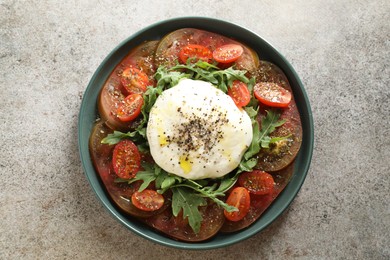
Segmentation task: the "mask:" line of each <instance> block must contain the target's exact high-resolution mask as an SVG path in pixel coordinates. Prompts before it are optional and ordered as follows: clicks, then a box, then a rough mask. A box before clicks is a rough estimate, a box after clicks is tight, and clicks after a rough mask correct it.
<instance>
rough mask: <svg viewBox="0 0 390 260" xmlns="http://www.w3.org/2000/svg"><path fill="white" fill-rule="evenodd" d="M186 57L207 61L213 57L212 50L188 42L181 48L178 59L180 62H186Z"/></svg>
mask: <svg viewBox="0 0 390 260" xmlns="http://www.w3.org/2000/svg"><path fill="white" fill-rule="evenodd" d="M188 58H195V60H196V61H197V60H202V61H206V62H209V61H210V60H211V59H212V58H213V54H212V52H211V51H210V50H209V49H208V48H207V47H205V46H203V45H199V44H188V45H186V46H184V47H183V48H181V50H180V52H179V59H180V61H181V62H182V63H186V62H187V60H188Z"/></svg>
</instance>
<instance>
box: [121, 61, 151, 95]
mask: <svg viewBox="0 0 390 260" xmlns="http://www.w3.org/2000/svg"><path fill="white" fill-rule="evenodd" d="M121 83H122V85H123V88H124V91H125V92H126V94H127V95H131V94H142V93H144V92H145V91H146V88H147V86H148V85H149V78H148V75H146V74H145V73H144V72H142V71H141V70H139V69H137V68H134V67H128V68H127V69H125V70H124V71H123V72H122V76H121Z"/></svg>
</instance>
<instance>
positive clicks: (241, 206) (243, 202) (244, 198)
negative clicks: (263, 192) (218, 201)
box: [223, 187, 251, 221]
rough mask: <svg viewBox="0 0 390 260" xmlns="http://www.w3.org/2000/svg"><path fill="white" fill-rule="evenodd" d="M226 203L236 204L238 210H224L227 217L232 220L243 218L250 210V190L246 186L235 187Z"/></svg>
mask: <svg viewBox="0 0 390 260" xmlns="http://www.w3.org/2000/svg"><path fill="white" fill-rule="evenodd" d="M226 203H227V204H228V205H230V206H234V207H236V208H237V209H238V211H232V212H228V211H226V210H224V212H223V213H224V214H225V217H226V218H227V219H228V220H230V221H239V220H241V219H243V218H244V217H245V216H246V214H248V212H249V208H250V203H251V198H250V195H249V191H248V190H247V189H246V188H244V187H237V188H235V189H234V190H233V191H232V192H231V193H230V195H229V197H228V199H227V200H226Z"/></svg>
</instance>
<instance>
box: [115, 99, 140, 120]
mask: <svg viewBox="0 0 390 260" xmlns="http://www.w3.org/2000/svg"><path fill="white" fill-rule="evenodd" d="M143 104H144V99H143V97H142V95H141V94H132V95H128V96H127V97H126V98H125V99H124V100H123V102H122V103H121V104H120V105H119V107H118V110H117V113H116V114H117V116H118V118H119V119H120V120H121V121H122V122H128V121H132V120H134V119H135V118H137V117H138V115H139V114H140V113H141V108H142V105H143Z"/></svg>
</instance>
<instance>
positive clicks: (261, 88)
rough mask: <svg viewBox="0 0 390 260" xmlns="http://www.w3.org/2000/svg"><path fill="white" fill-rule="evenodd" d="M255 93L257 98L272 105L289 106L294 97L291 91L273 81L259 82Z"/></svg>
mask: <svg viewBox="0 0 390 260" xmlns="http://www.w3.org/2000/svg"><path fill="white" fill-rule="evenodd" d="M253 93H254V95H255V97H256V98H257V100H259V101H260V102H261V103H263V104H264V105H267V106H270V107H279V108H285V107H288V106H289V105H290V102H291V98H292V95H291V92H290V91H288V90H287V89H284V88H283V87H281V86H280V85H279V84H277V83H273V82H260V83H257V84H256V85H255V86H254V87H253Z"/></svg>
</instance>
